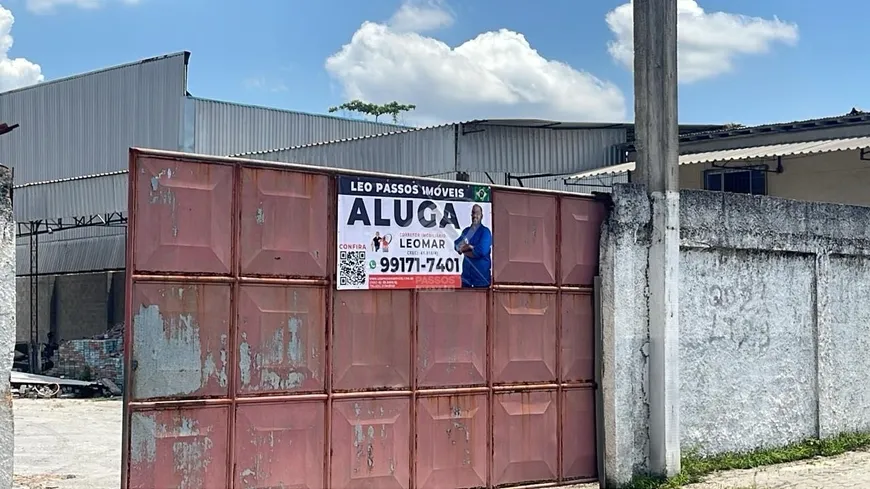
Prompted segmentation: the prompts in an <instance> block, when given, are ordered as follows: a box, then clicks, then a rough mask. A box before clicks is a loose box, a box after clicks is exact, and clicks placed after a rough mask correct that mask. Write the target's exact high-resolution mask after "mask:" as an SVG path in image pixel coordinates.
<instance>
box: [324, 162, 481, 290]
mask: <svg viewBox="0 0 870 489" xmlns="http://www.w3.org/2000/svg"><path fill="white" fill-rule="evenodd" d="M491 195H492V192H491V189H490V187H488V186H484V185H474V184H464V183H457V182H429V181H419V180H413V179H404V178H378V177H363V176H360V177H351V176H340V177H338V216H337V218H338V219H337V220H338V255H337V256H338V260H337V268H338V269H337V271H336V277H337V279H336V284H337V287H338V289H339V290H346V289H429V288H460V287H481V288H483V287H489V285H490V282H491V276H492V231H491V230H492V216H491V212H490V211H491V210H492V204H491Z"/></svg>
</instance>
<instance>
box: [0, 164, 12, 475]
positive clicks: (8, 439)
mask: <svg viewBox="0 0 870 489" xmlns="http://www.w3.org/2000/svg"><path fill="white" fill-rule="evenodd" d="M11 191H12V172H11V171H10V170H9V169H8V168H5V167H4V168H0V487H3V488H5V487H12V455H13V453H14V447H15V439H14V433H15V430H14V422H13V418H12V391H11V386H10V384H9V375H10V372H11V371H12V350H13V347H14V346H15V222H14V219H13V217H12V199H11Z"/></svg>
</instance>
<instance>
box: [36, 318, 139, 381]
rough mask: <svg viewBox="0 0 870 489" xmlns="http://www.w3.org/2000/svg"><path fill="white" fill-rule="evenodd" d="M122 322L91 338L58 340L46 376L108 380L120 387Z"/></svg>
mask: <svg viewBox="0 0 870 489" xmlns="http://www.w3.org/2000/svg"><path fill="white" fill-rule="evenodd" d="M123 332H124V325H123V324H120V325H116V326H115V327H113V328H112V329H110V330H109V331H107V332H106V333H103V334H100V335H97V336H95V337H94V338H92V339H84V340H70V341H64V342H61V343H60V345H59V347H58V349H57V352H56V353H55V355H54V360H55V361H54V368H52V369H51V370H50V371H49V372H46V373H47V374H48V375H53V376H57V377H61V376H62V377H65V378H69V379H78V380H88V381H99V380H102V379H109V380H110V381H112V382H114V383H115V384H116V385H117V386H118V387H119V388H121V389H123V386H124V340H123Z"/></svg>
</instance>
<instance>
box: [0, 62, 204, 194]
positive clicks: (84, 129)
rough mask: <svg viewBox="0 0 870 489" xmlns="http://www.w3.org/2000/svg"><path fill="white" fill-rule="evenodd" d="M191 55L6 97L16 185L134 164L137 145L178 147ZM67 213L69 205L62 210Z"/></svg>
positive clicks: (0, 150) (5, 155) (0, 157)
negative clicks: (132, 156)
mask: <svg viewBox="0 0 870 489" xmlns="http://www.w3.org/2000/svg"><path fill="white" fill-rule="evenodd" d="M186 82H187V54H186V53H178V54H173V55H169V56H162V57H159V58H152V59H149V60H143V61H140V62H137V63H132V64H127V65H122V66H118V67H114V68H109V69H106V70H103V71H99V72H94V73H88V74H85V75H80V76H75V77H71V78H64V79H61V80H57V81H51V82H46V83H42V84H39V85H35V86H33V87H29V88H23V89H20V90H15V91H11V92H6V93H3V94H0V117H2V120H3V121H5V122H9V123H18V124H20V125H21V127H19V128H18V129H16V130H15V131H14V132H12V133H10V134H7V135H5V136H3V140H2V144H0V161H2V162H3V163H4V164H5V165H8V166H13V167H14V168H15V183H16V184H22V183H31V182H43V181H47V180H56V179H61V178H70V177H80V176H83V175H94V174H98V173H105V172H111V171H115V170H123V169H126V168H127V161H128V156H127V150H128V148H129V147H130V146H144V147H149V148H161V149H177V148H178V134H179V123H180V120H181V105H180V104H179V99H180V97H181V96H182V95H184V93H185V92H186ZM59 210H62V209H59Z"/></svg>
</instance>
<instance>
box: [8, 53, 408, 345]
mask: <svg viewBox="0 0 870 489" xmlns="http://www.w3.org/2000/svg"><path fill="white" fill-rule="evenodd" d="M189 58H190V53H188V52H180V53H175V54H170V55H166V56H160V57H156V58H151V59H145V60H141V61H138V62H134V63H130V64H125V65H121V66H116V67H112V68H108V69H104V70H100V71H96V72H91V73H87V74H83V75H78V76H73V77H69V78H64V79H60V80H55V81H50V82H45V83H41V84H38V85H35V86H31V87H27V88H22V89H19V90H14V91H10V92H6V93H3V94H0V121H2V122H6V123H8V124H10V125H11V124H20V127H18V128H17V129H16V130H15V131H13V132H11V133H9V134H6V135H4V136H2V137H0V161H2V163H3V164H5V165H7V166H10V167H12V168H13V169H14V176H15V188H14V193H13V199H14V205H15V220H16V221H17V222H18V225H17V275H18V279H17V280H18V282H17V286H18V294H17V299H18V335H17V336H18V342H19V343H27V342H29V341H33V340H37V341H39V342H44V341H46V337H47V336H46V335H47V333H48V332H49V331H53V332H54V333H55V334H54V336H55V338H56V339H58V340H65V339H77V338H84V337H90V336H92V335H95V334H100V333H102V332H105V331H106V329H107V327H109V326H112V325H114V324H117V323H120V322H122V321H123V301H124V291H123V284H124V281H123V271H122V270H123V268H124V243H125V232H126V212H127V166H128V161H129V160H128V150H129V148H130V147H131V146H140V147H149V148H160V149H167V150H183V151H190V152H197V153H206V154H213V155H228V154H232V153H240V152H245V151H259V150H267V149H271V148H276V147H286V146H296V145H302V144H309V143H314V142H318V141H326V140H333V139H341V138H351V137H360V136H366V135H371V134H378V133H383V132H387V131H395V130H396V129H400V128H401V127H400V126H396V125H391V124H379V123H373V122H367V121H359V120H348V119H342V118H337V117H330V116H322V115H310V114H303V113H299V112H291V111H284V110H275V109H269V108H262V107H252V106H246V105H239V104H232V103H226V102H219V101H215V100H207V99H202V98H197V97H193V96H191V95H190V93H188V91H187V71H188V70H187V68H188V60H189ZM32 335H33V336H32Z"/></svg>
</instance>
